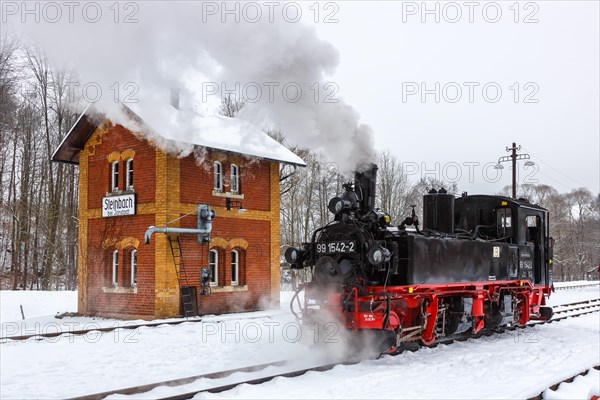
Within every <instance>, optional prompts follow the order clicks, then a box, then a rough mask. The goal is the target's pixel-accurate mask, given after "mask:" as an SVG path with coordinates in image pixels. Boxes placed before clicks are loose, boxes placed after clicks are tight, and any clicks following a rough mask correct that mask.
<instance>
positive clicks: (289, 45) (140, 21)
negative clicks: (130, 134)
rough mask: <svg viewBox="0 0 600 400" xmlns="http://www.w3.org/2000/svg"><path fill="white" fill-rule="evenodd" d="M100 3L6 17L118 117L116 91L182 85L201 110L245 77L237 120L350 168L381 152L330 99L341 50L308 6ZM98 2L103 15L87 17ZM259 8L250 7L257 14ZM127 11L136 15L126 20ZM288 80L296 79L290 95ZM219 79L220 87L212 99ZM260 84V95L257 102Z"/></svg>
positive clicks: (158, 93) (150, 96) (147, 92)
mask: <svg viewBox="0 0 600 400" xmlns="http://www.w3.org/2000/svg"><path fill="white" fill-rule="evenodd" d="M15 4H16V3H15ZM23 4H24V3H23ZM55 4H59V7H62V6H61V5H60V3H55ZM81 4H85V3H81ZM95 4H96V5H95V6H94V7H90V8H89V9H86V12H85V13H84V12H83V7H80V8H76V9H75V10H74V12H73V17H72V18H70V16H69V15H68V12H67V11H68V10H66V9H64V10H63V12H62V17H61V18H60V20H59V21H58V22H54V23H51V22H48V20H47V19H48V18H44V17H45V16H44V15H43V14H42V18H41V19H40V22H39V23H35V22H34V21H32V19H31V18H29V20H27V18H26V20H25V22H23V18H22V15H21V14H17V15H9V16H6V15H5V16H4V18H5V19H6V22H7V23H8V25H10V26H11V27H12V29H14V30H15V31H17V32H18V33H20V34H21V35H22V37H23V38H24V39H26V40H28V41H31V42H33V43H35V44H36V45H37V46H39V48H41V49H42V50H43V51H44V52H45V53H46V54H47V55H48V57H49V58H50V60H51V62H52V63H53V64H56V65H64V64H66V63H70V64H71V65H73V67H74V68H75V70H76V71H77V73H78V74H79V76H80V86H79V87H78V88H76V90H75V92H76V93H77V90H81V89H82V87H83V86H84V85H85V84H86V83H90V82H94V83H96V84H97V85H98V86H99V87H100V88H101V89H102V96H101V101H99V102H98V103H97V104H96V106H97V108H99V109H101V110H102V111H104V112H107V113H108V115H109V116H111V117H112V118H114V119H115V120H116V121H117V122H120V123H121V122H123V123H127V119H125V118H123V116H122V115H119V113H120V110H119V108H118V107H116V105H117V104H116V103H115V102H114V101H113V98H114V97H115V94H116V90H117V89H118V90H119V93H118V97H119V98H120V99H121V100H124V101H125V103H127V96H129V100H139V105H140V106H141V107H151V104H157V103H165V102H168V101H169V89H170V88H173V87H178V88H181V89H183V91H184V92H185V93H188V94H189V96H190V97H191V98H192V99H188V100H187V102H186V101H182V107H189V108H192V109H195V110H196V111H200V112H204V111H206V109H207V108H210V109H211V110H212V111H214V109H215V105H216V104H215V102H217V101H218V98H219V97H220V95H222V94H223V91H222V90H221V89H223V88H226V89H230V90H231V89H234V88H235V87H236V83H239V85H240V86H241V88H242V89H244V88H245V89H248V92H247V93H242V94H246V95H247V96H248V97H250V98H252V99H253V100H255V101H254V102H249V103H247V106H246V107H245V109H244V110H243V112H242V113H241V114H240V118H244V119H247V120H249V121H251V122H253V123H255V124H257V125H258V126H259V127H261V128H263V129H268V128H274V129H281V130H282V131H283V132H284V133H285V135H286V137H287V138H288V140H289V142H291V143H292V144H297V145H301V146H306V147H310V148H313V149H320V150H322V151H323V152H324V153H325V154H327V156H328V157H329V158H330V159H331V161H333V162H335V163H337V164H338V166H339V167H340V170H341V171H343V172H349V171H351V170H353V169H355V167H356V166H357V165H361V164H365V163H367V162H370V161H373V160H374V155H375V151H374V149H373V135H372V132H371V129H370V128H369V127H368V126H366V125H364V124H361V123H360V122H359V119H360V116H359V114H358V112H357V111H356V110H354V109H353V108H352V107H351V106H350V105H348V104H346V103H344V101H343V100H342V99H341V98H340V99H337V100H338V102H337V103H328V102H326V101H325V100H326V99H325V95H326V94H330V93H331V90H328V88H329V89H332V88H334V87H335V86H329V87H326V83H327V76H330V75H331V74H332V73H333V72H334V71H335V68H336V66H337V65H338V63H339V55H338V53H337V51H336V49H335V48H334V47H333V46H332V45H331V44H329V43H328V42H326V41H324V40H322V39H320V38H319V37H318V35H317V33H316V30H315V26H314V23H313V22H312V17H311V16H309V14H308V13H307V8H303V10H304V13H305V16H306V18H303V19H302V20H300V21H299V22H291V21H290V18H285V17H284V13H283V11H282V10H283V9H284V8H285V3H277V4H278V5H277V6H276V7H275V8H273V9H272V10H271V11H272V12H269V10H268V9H267V8H265V6H264V4H262V3H260V4H258V3H255V4H257V6H256V7H258V8H259V9H260V10H262V17H261V18H260V19H259V20H258V21H257V22H250V21H249V20H248V17H247V15H246V18H244V14H243V10H244V7H246V5H247V4H246V3H238V2H230V3H227V5H226V3H225V2H214V3H213V2H208V3H207V2H204V3H200V2H171V1H169V2H167V1H164V2H140V3H133V2H129V3H118V4H119V7H118V9H119V13H118V15H117V13H116V10H115V4H117V3H112V2H106V3H104V2H98V3H95ZM294 4H297V3H294ZM127 5H128V6H127ZM111 6H112V8H111ZM98 7H100V10H101V12H102V17H101V18H100V19H98V21H97V22H95V23H91V22H88V21H89V20H90V19H91V17H94V16H95V15H96V14H95V13H96V9H97V8H98ZM215 7H216V9H217V11H216V12H215V13H214V14H213V12H214V9H215ZM223 7H228V9H229V10H234V12H233V14H223V13H222V11H223V10H222V8H223ZM236 7H237V9H238V11H237V13H238V14H239V15H237V17H240V15H241V18H239V22H236V21H235V19H236V15H235V13H236V11H235V9H236ZM256 7H254V8H252V9H251V10H250V11H248V13H247V14H248V15H252V16H253V15H255V14H253V13H252V12H253V11H254V10H255V9H256ZM63 8H64V7H63ZM209 10H210V11H211V12H208V11H209ZM288 11H289V9H288ZM40 12H42V13H43V10H40ZM86 14H87V15H86ZM90 14H92V15H91V17H90ZM288 14H293V13H288ZM310 15H312V14H310ZM84 16H86V17H87V20H86V18H84ZM252 18H253V17H252ZM69 19H72V21H73V22H70V21H69ZM127 19H128V20H130V22H131V21H133V23H126V22H125V20H127ZM223 19H225V22H223ZM253 19H254V18H253ZM136 20H137V22H135V21H136ZM115 21H117V22H115ZM128 83H133V84H134V85H129V86H126V85H127V84H128ZM115 85H116V86H115ZM285 85H288V86H290V87H289V88H288V89H289V90H287V91H286V93H284V90H283V88H284V87H285ZM215 87H218V88H219V93H217V94H215V95H213V96H212V97H211V98H210V99H209V98H207V93H208V91H209V90H213V89H214V88H215ZM297 87H300V88H301V90H302V95H301V96H300V97H298V96H296V94H295V90H294V89H295V88H297ZM137 88H139V91H137ZM256 88H260V90H261V94H262V96H260V99H258V100H256V94H257V91H256V90H255V89H256ZM270 88H271V89H270ZM94 89H95V88H94V87H89V88H88V92H89V93H88V97H93V95H94ZM270 90H272V94H274V96H271V93H270ZM315 91H318V92H317V93H318V97H317V99H315ZM340 91H341V92H343V88H340ZM134 92H135V93H134ZM90 93H91V96H90ZM286 95H289V97H288V100H287V101H286V100H285V99H284V97H285V96H286ZM290 98H291V100H293V102H292V101H289V100H290ZM315 100H316V101H315ZM211 101H212V103H211ZM186 103H187V104H186ZM128 127H129V126H128ZM185 150H186V151H184V152H183V153H185V152H187V149H185Z"/></svg>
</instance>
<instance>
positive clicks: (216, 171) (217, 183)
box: [213, 161, 223, 192]
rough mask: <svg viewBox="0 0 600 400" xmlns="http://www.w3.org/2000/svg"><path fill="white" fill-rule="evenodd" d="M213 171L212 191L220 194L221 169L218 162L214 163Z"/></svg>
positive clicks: (221, 189) (221, 184) (221, 187)
mask: <svg viewBox="0 0 600 400" xmlns="http://www.w3.org/2000/svg"><path fill="white" fill-rule="evenodd" d="M213 170H214V188H213V189H214V191H215V192H222V191H223V167H222V166H221V163H220V162H218V161H215V162H214V163H213Z"/></svg>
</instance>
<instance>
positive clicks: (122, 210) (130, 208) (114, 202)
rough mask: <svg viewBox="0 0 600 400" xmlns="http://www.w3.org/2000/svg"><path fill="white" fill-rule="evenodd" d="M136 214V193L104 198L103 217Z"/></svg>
mask: <svg viewBox="0 0 600 400" xmlns="http://www.w3.org/2000/svg"><path fill="white" fill-rule="evenodd" d="M122 215H135V194H124V195H122V196H107V197H103V198H102V217H103V218H108V217H120V216H122Z"/></svg>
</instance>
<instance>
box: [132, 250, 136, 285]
mask: <svg viewBox="0 0 600 400" xmlns="http://www.w3.org/2000/svg"><path fill="white" fill-rule="evenodd" d="M136 286H137V250H133V251H132V252H131V287H136Z"/></svg>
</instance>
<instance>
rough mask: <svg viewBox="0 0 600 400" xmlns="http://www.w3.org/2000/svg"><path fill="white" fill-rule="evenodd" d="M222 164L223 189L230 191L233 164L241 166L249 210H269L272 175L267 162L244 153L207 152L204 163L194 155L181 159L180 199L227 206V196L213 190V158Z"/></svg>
mask: <svg viewBox="0 0 600 400" xmlns="http://www.w3.org/2000/svg"><path fill="white" fill-rule="evenodd" d="M215 160H216V161H219V162H220V163H221V164H222V166H223V171H224V174H223V191H224V192H229V191H230V186H229V176H230V166H231V164H232V163H233V164H236V165H237V166H238V167H240V189H241V194H243V195H244V199H243V200H241V202H242V205H243V206H244V208H246V209H252V210H259V211H269V210H270V201H269V194H270V192H269V190H270V178H269V177H270V176H269V168H270V167H269V166H270V163H269V162H268V161H258V160H248V159H246V158H244V157H241V156H236V155H231V154H228V155H226V154H224V153H216V152H214V151H208V152H207V153H206V154H205V156H204V162H202V163H201V164H198V163H197V161H196V158H195V157H194V156H193V155H191V156H189V157H186V158H184V159H182V160H181V202H182V203H187V204H214V205H220V206H224V205H225V199H224V198H222V197H215V196H213V195H212V192H213V186H214V185H213V182H214V181H213V179H214V178H213V161H215Z"/></svg>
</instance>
